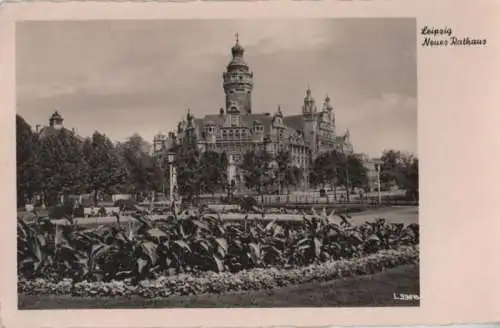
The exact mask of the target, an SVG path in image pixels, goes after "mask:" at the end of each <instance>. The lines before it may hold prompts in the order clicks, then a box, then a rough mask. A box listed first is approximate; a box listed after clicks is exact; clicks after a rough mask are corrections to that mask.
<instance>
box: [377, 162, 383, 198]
mask: <svg viewBox="0 0 500 328" xmlns="http://www.w3.org/2000/svg"><path fill="white" fill-rule="evenodd" d="M382 163H383V162H382V161H375V168H376V170H377V191H378V204H379V205H381V204H382V193H381V191H380V171H381V170H382Z"/></svg>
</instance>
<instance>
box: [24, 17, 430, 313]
mask: <svg viewBox="0 0 500 328" xmlns="http://www.w3.org/2000/svg"><path fill="white" fill-rule="evenodd" d="M15 29H16V35H15V53H16V55H15V56H16V64H15V65H16V66H15V75H16V82H15V83H16V104H15V106H16V117H15V119H16V123H15V127H16V128H15V131H16V151H17V153H16V166H17V172H16V174H17V293H18V304H17V306H18V309H19V310H28V309H37V310H44V309H120V308H122V309H125V308H127V309H131V308H142V309H144V308H157V309H163V308H165V309H166V308H292V307H293V308H301V307H302V308H319V307H322V308H324V307H408V306H409V307H418V306H420V266H419V262H420V260H419V247H420V238H419V157H418V156H419V154H418V150H417V113H418V103H417V46H418V41H417V35H418V27H417V20H416V19H415V18H398V17H392V18H390V17H388V18H369V17H366V18H363V17H355V18H293V19H292V18H279V19H277V18H276V19H271V18H266V19H157V20H152V19H151V20H148V19H144V20H80V21H76V20H75V21H71V20H66V21H24V22H18V23H17V24H16V27H15Z"/></svg>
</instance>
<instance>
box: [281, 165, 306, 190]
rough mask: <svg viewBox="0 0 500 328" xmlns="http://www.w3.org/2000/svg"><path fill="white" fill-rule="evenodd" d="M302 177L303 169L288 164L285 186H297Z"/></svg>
mask: <svg viewBox="0 0 500 328" xmlns="http://www.w3.org/2000/svg"><path fill="white" fill-rule="evenodd" d="M302 179H303V170H302V169H301V168H300V167H296V166H289V167H288V169H287V171H286V172H285V179H284V180H285V184H284V185H285V186H286V187H287V188H290V187H298V186H299V185H300V183H301V182H302Z"/></svg>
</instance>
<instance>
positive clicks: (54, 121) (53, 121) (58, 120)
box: [49, 110, 64, 129]
mask: <svg viewBox="0 0 500 328" xmlns="http://www.w3.org/2000/svg"><path fill="white" fill-rule="evenodd" d="M63 121H64V119H63V118H62V116H61V114H59V112H58V111H57V110H56V111H55V112H54V113H53V114H52V115H51V116H50V119H49V125H50V126H51V127H53V128H56V129H60V128H62V125H63Z"/></svg>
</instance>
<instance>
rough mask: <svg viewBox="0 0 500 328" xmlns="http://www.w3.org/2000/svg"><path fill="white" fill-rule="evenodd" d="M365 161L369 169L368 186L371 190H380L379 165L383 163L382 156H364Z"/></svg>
mask: <svg viewBox="0 0 500 328" xmlns="http://www.w3.org/2000/svg"><path fill="white" fill-rule="evenodd" d="M363 163H364V165H365V168H366V169H367V176H368V188H369V189H370V191H377V190H378V183H379V181H378V168H377V166H378V165H382V160H381V159H380V158H368V157H367V156H365V157H364V160H363Z"/></svg>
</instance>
